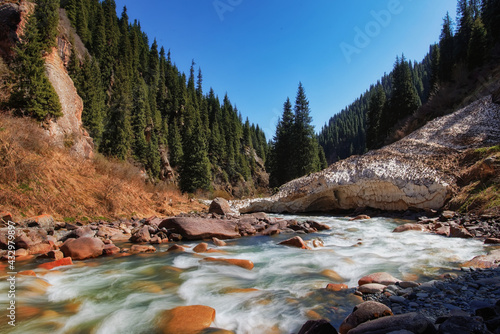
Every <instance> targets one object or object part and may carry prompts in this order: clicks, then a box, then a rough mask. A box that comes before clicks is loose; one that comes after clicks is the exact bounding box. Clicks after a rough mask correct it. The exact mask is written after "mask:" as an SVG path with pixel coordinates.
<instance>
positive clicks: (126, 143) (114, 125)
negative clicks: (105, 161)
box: [101, 65, 133, 160]
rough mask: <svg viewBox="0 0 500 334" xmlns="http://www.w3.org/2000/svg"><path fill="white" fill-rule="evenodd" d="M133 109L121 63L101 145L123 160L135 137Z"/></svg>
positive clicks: (110, 154) (103, 149)
mask: <svg viewBox="0 0 500 334" xmlns="http://www.w3.org/2000/svg"><path fill="white" fill-rule="evenodd" d="M131 109H132V101H131V92H130V88H129V87H128V80H127V79H126V78H125V76H124V69H123V67H122V66H120V65H119V66H118V67H117V71H116V82H115V85H114V86H113V92H112V95H111V101H110V107H109V111H108V117H107V120H106V126H105V132H104V135H103V144H102V145H101V147H102V152H103V153H104V154H106V155H108V156H113V157H116V158H118V159H121V160H124V159H125V158H127V157H128V156H129V154H130V149H131V146H132V138H133V132H132V126H131V124H130V114H131Z"/></svg>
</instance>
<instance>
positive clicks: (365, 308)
mask: <svg viewBox="0 0 500 334" xmlns="http://www.w3.org/2000/svg"><path fill="white" fill-rule="evenodd" d="M386 316H392V311H391V309H390V308H389V307H387V306H386V305H384V304H382V303H378V302H374V301H368V302H364V303H361V304H359V305H356V306H355V307H354V309H353V311H352V313H351V314H350V315H348V316H347V318H345V319H344V321H343V322H342V324H341V325H340V328H339V333H340V334H347V332H349V331H350V330H352V329H354V328H356V327H358V326H359V325H360V324H362V323H365V322H367V321H371V320H374V319H378V318H381V317H386Z"/></svg>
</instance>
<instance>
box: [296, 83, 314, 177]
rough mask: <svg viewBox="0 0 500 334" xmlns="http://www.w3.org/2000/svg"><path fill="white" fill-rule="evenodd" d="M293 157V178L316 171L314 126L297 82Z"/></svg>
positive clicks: (307, 105) (303, 93)
mask: <svg viewBox="0 0 500 334" xmlns="http://www.w3.org/2000/svg"><path fill="white" fill-rule="evenodd" d="M294 111H295V115H294V131H293V133H294V146H295V150H294V152H293V153H294V154H293V155H292V156H293V158H294V161H293V164H292V166H293V174H294V175H293V176H294V177H295V178H297V177H300V176H303V175H307V174H309V173H312V172H316V171H318V167H317V166H319V162H318V157H319V155H318V146H317V143H316V141H317V139H316V136H315V134H314V128H313V126H312V125H311V122H312V118H311V116H310V113H311V112H310V109H309V101H308V100H307V97H306V94H305V91H304V87H303V86H302V83H301V82H299V88H298V90H297V97H296V98H295V107H294Z"/></svg>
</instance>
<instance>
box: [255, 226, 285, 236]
mask: <svg viewBox="0 0 500 334" xmlns="http://www.w3.org/2000/svg"><path fill="white" fill-rule="evenodd" d="M280 233H281V231H280V228H279V225H278V224H274V225H271V226H269V227H268V228H266V229H265V230H264V231H262V232H260V234H262V235H275V234H280Z"/></svg>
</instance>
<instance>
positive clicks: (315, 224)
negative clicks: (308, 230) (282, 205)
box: [306, 220, 330, 231]
mask: <svg viewBox="0 0 500 334" xmlns="http://www.w3.org/2000/svg"><path fill="white" fill-rule="evenodd" d="M306 223H308V224H309V226H311V227H312V228H315V229H316V230H318V231H325V230H329V229H330V226H328V225H326V224H323V223H318V222H316V221H313V220H308V221H306Z"/></svg>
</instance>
